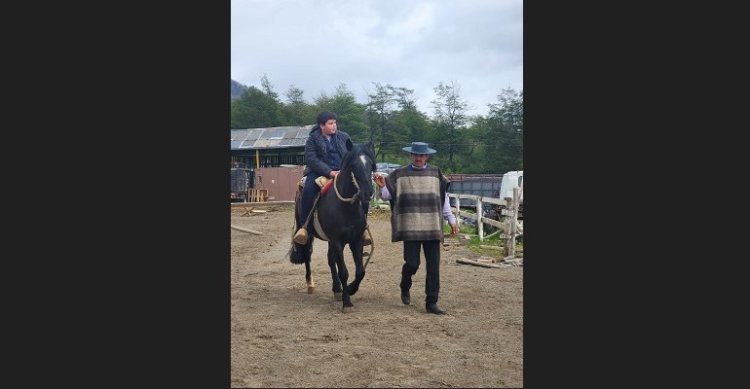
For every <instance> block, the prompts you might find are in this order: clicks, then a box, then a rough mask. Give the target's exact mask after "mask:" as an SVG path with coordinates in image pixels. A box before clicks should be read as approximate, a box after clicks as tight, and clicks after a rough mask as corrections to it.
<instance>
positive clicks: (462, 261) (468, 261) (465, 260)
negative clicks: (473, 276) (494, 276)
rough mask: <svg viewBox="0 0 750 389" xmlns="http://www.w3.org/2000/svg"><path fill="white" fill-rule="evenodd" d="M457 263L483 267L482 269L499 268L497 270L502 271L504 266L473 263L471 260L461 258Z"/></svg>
mask: <svg viewBox="0 0 750 389" xmlns="http://www.w3.org/2000/svg"><path fill="white" fill-rule="evenodd" d="M456 262H457V263H465V264H467V265H474V266H481V267H494V268H497V269H500V268H502V267H503V266H500V265H495V264H492V263H484V262H477V261H472V260H469V259H461V258H459V259H456Z"/></svg>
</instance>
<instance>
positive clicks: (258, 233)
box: [231, 225, 263, 235]
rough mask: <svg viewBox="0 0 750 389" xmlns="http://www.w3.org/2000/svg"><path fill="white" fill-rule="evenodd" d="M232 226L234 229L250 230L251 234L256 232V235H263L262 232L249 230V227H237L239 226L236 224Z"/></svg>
mask: <svg viewBox="0 0 750 389" xmlns="http://www.w3.org/2000/svg"><path fill="white" fill-rule="evenodd" d="M231 227H232V229H233V230H237V231H242V232H248V233H250V234H255V235H263V233H262V232H258V231H253V230H248V229H247V228H242V227H237V226H234V225H233V226H231Z"/></svg>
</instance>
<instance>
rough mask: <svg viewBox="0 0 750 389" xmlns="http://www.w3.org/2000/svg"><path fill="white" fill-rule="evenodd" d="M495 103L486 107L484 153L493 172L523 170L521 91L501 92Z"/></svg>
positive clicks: (508, 89)
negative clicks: (485, 144)
mask: <svg viewBox="0 0 750 389" xmlns="http://www.w3.org/2000/svg"><path fill="white" fill-rule="evenodd" d="M497 99H498V103H495V104H487V106H488V107H489V108H490V112H489V115H488V118H487V122H486V124H487V153H488V154H489V155H493V156H494V157H493V158H492V159H491V160H489V161H488V166H490V167H491V168H492V169H494V171H496V172H498V173H504V172H507V171H511V170H523V91H521V92H520V93H518V92H516V91H515V90H513V89H511V88H507V89H503V90H502V91H501V92H500V94H499V95H498V96H497Z"/></svg>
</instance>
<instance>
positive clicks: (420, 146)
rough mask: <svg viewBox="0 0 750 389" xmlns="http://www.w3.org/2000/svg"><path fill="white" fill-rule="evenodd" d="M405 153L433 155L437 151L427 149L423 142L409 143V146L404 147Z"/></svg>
mask: <svg viewBox="0 0 750 389" xmlns="http://www.w3.org/2000/svg"><path fill="white" fill-rule="evenodd" d="M401 150H404V151H406V152H407V153H412V154H435V153H437V151H435V150H434V149H431V148H429V147H427V143H424V142H411V146H408V147H404V148H403V149H401Z"/></svg>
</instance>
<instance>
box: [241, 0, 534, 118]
mask: <svg viewBox="0 0 750 389" xmlns="http://www.w3.org/2000/svg"><path fill="white" fill-rule="evenodd" d="M231 1H232V3H231V7H232V8H231V13H232V16H231V18H232V26H231V30H232V32H231V34H232V37H231V45H232V61H231V67H232V69H231V77H232V79H233V80H235V81H237V82H239V83H241V84H244V85H246V86H251V85H252V86H256V87H260V78H261V77H262V76H263V74H265V75H266V76H267V77H268V79H269V81H270V82H271V84H272V85H273V89H274V91H275V92H276V93H278V94H279V97H280V98H281V99H282V100H283V101H285V102H286V97H285V93H286V91H287V90H288V89H289V86H290V85H294V86H296V87H297V88H300V89H301V90H303V91H304V95H303V97H304V98H305V100H307V102H309V103H312V100H313V98H315V97H317V96H320V94H321V92H324V93H326V94H327V95H329V96H330V95H332V94H334V93H335V91H336V87H337V86H338V85H339V84H341V83H344V84H346V86H347V88H348V89H349V90H350V91H351V92H352V93H354V95H355V98H356V100H357V102H359V103H363V104H364V103H366V102H367V95H368V94H372V93H374V92H375V86H374V85H373V82H377V83H380V84H382V85H386V84H390V85H392V86H394V87H405V88H409V89H413V90H414V94H413V96H414V97H415V98H416V101H417V106H418V108H419V110H420V111H422V112H424V113H426V114H428V115H429V116H432V115H433V111H434V110H433V108H432V106H431V104H430V101H431V100H434V99H435V97H436V96H435V92H434V88H435V87H436V86H437V85H438V83H439V82H443V83H445V84H450V83H451V82H453V83H455V84H456V85H458V86H459V87H460V95H461V97H462V98H463V99H464V100H465V101H466V102H467V103H468V104H469V106H470V108H472V109H470V110H468V111H467V113H468V114H470V115H476V114H482V115H485V114H486V113H487V112H488V108H487V104H489V103H496V102H497V95H499V94H500V93H501V91H502V90H503V89H506V88H512V89H514V90H515V91H516V92H520V91H522V90H523V1H522V0H461V1H453V0H231Z"/></svg>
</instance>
